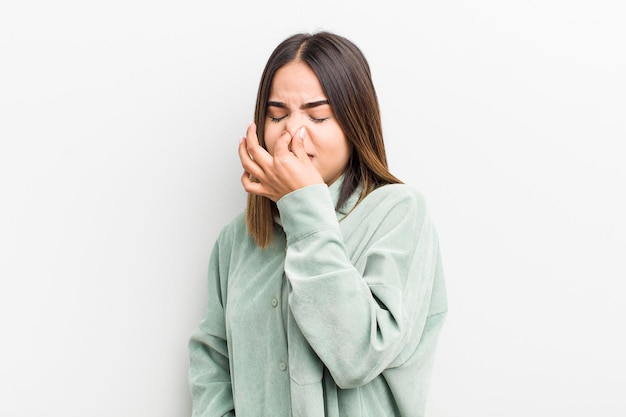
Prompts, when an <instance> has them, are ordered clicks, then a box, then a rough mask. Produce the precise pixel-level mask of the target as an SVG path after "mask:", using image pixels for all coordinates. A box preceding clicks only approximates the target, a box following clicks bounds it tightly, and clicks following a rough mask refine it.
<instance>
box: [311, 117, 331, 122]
mask: <svg viewBox="0 0 626 417" xmlns="http://www.w3.org/2000/svg"><path fill="white" fill-rule="evenodd" d="M309 119H311V121H312V122H313V123H324V122H325V121H326V120H328V119H330V117H323V118H321V119H318V118H317V117H312V116H309Z"/></svg>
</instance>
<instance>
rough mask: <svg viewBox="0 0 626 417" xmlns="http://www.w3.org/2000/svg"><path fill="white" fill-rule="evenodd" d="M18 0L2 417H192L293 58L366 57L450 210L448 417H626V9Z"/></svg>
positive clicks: (2, 192) (532, 4)
mask: <svg viewBox="0 0 626 417" xmlns="http://www.w3.org/2000/svg"><path fill="white" fill-rule="evenodd" d="M210 3H214V2H200V1H195V2H188V1H183V2H174V1H160V2H159V1H158V2H149V1H141V0H130V1H129V0H126V1H108V2H98V3H96V2H81V1H68V0H62V1H57V2H45V1H30V2H28V1H24V2H17V1H13V2H3V3H2V5H0V60H1V63H0V140H1V145H0V199H1V200H0V201H1V204H0V331H1V335H2V339H1V343H0V415H1V416H6V417H14V416H19V417H21V416H36V415H63V416H72V417H73V416H84V415H89V416H93V417H100V416H102V417H104V416H107V417H110V416H116V417H136V416H163V417H166V416H167V417H172V416H181V417H182V416H187V415H189V413H190V405H189V395H188V393H187V385H186V373H187V352H186V343H187V338H188V336H189V334H190V333H191V331H192V329H193V327H194V325H195V324H196V323H197V321H198V320H199V319H200V317H201V315H202V312H203V308H204V307H203V305H204V301H205V297H206V296H205V292H204V289H205V282H204V279H205V271H206V266H207V260H208V254H209V251H210V248H211V246H212V244H213V240H214V239H215V237H216V235H217V232H218V230H219V229H220V227H221V226H222V225H223V224H224V223H226V222H227V221H228V220H229V219H230V218H232V217H233V216H234V215H235V213H237V212H238V211H239V210H241V209H243V205H244V193H243V191H242V189H241V187H240V184H239V175H240V166H239V163H238V159H237V155H236V146H237V143H238V139H239V136H240V135H242V134H243V133H244V130H245V127H246V124H247V122H248V121H249V120H250V119H251V117H252V111H253V105H254V98H255V94H256V88H257V83H258V80H259V77H260V73H261V70H262V67H263V65H264V63H265V60H266V59H267V57H268V56H269V53H270V52H271V50H272V49H273V48H274V46H275V45H276V44H277V43H278V42H279V41H280V40H282V39H283V38H284V37H286V36H288V35H290V34H291V33H293V32H296V31H311V30H315V29H329V30H334V31H337V32H338V33H341V34H344V35H346V36H348V37H349V38H351V39H353V40H354V41H355V42H356V43H357V44H358V45H360V46H361V48H362V49H363V51H364V52H365V54H366V55H367V57H368V58H369V60H370V63H371V65H372V71H373V75H374V81H375V83H376V85H377V87H378V92H379V96H380V101H381V105H382V109H383V117H384V122H385V131H386V135H387V144H388V151H389V159H390V162H391V165H392V170H393V171H394V172H395V173H396V174H397V175H399V176H400V177H401V178H403V179H404V180H405V181H406V182H407V183H409V184H412V185H414V186H415V187H416V188H418V189H420V190H422V191H423V192H424V193H425V194H426V197H427V199H428V201H429V202H430V206H431V211H432V213H433V216H434V218H435V220H436V222H437V225H438V229H439V233H440V238H441V242H442V246H443V251H444V260H445V266H446V272H447V279H448V287H449V298H450V313H449V318H448V322H447V324H446V327H445V329H444V332H443V334H442V336H441V344H440V350H439V353H438V357H437V363H436V367H435V370H434V375H433V385H432V391H431V398H430V403H429V417H457V416H458V417H461V416H463V417H468V416H470V417H473V416H476V417H503V416H507V417H509V416H511V417H517V416H520V417H521V416H550V417H553V416H568V417H571V416H581V417H582V416H591V415H597V416H603V417H608V416H623V415H625V414H626V396H624V395H623V391H624V388H625V387H626V376H625V375H626V359H625V357H626V355H625V354H624V351H626V341H625V336H624V330H623V328H624V324H625V323H626V307H624V303H623V302H622V298H623V294H624V290H625V289H626V285H625V284H624V281H625V280H626V266H625V263H624V254H625V249H626V241H625V237H624V236H626V221H625V220H624V218H623V213H624V212H626V196H625V194H626V193H625V190H626V168H625V167H624V165H625V164H624V160H625V157H626V153H625V152H624V145H623V144H624V141H625V140H626V123H625V116H626V101H625V100H624V97H626V61H625V59H626V58H625V57H626V56H625V54H624V41H623V39H626V29H625V28H626V7H625V6H623V2H620V1H619V0H615V1H602V0H600V1H594V2H591V1H589V2H582V1H566V0H544V1H525V2H502V1H489V0H478V1H474V2H465V1H460V0H456V1H446V2H422V3H418V4H414V5H412V6H409V5H408V4H409V2H406V3H404V4H398V3H394V2H382V3H381V2H363V1H357V0H350V1H347V0H346V1H339V2H337V1H329V0H320V1H317V2H306V1H282V0H277V1H273V2H249V3H245V2H222V4H219V5H216V4H210Z"/></svg>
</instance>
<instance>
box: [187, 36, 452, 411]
mask: <svg viewBox="0 0 626 417" xmlns="http://www.w3.org/2000/svg"><path fill="white" fill-rule="evenodd" d="M254 119H255V123H251V124H250V126H249V127H248V130H247V134H246V137H245V138H243V139H241V141H240V144H239V156H240V158H241V163H242V166H243V169H244V174H243V176H242V184H243V187H244V189H245V190H246V191H247V192H248V205H247V209H246V212H245V213H241V214H240V215H239V216H237V217H236V218H235V219H234V220H233V221H232V222H231V223H230V224H228V225H227V226H226V227H224V229H223V230H222V232H221V233H220V235H219V237H218V239H217V242H216V243H215V246H214V249H213V252H212V255H211V258H210V266H209V277H208V280H209V283H208V290H209V300H208V307H207V312H206V317H205V318H204V320H203V321H202V322H201V323H200V324H199V326H198V328H197V329H196V331H195V332H194V334H193V335H192V337H191V340H190V344H189V349H190V356H191V365H190V372H189V378H190V387H191V394H192V399H193V415H194V416H206V417H209V416H210V417H214V416H234V415H237V416H238V417H261V416H271V417H281V416H293V417H300V416H316V417H317V416H319V417H321V416H342V417H343V416H349V417H359V416H375V417H388V416H421V415H422V414H423V411H424V407H425V400H426V396H427V389H428V385H429V378H430V370H431V367H432V364H433V360H434V354H435V349H436V342H437V336H438V334H439V332H440V329H441V327H442V325H443V322H444V317H445V314H446V311H447V302H446V292H445V286H444V281H443V274H442V268H441V262H440V254H439V247H438V243H437V236H436V231H435V228H434V227H433V224H432V223H431V220H430V219H429V217H428V213H427V210H426V207H425V203H424V199H423V197H422V195H421V194H420V193H419V192H417V191H415V190H413V189H412V188H410V187H409V186H407V185H404V184H402V183H401V181H400V180H398V179H397V178H396V177H394V176H393V175H392V174H391V173H390V172H389V170H388V168H387V161H386V156H385V148H384V143H383V134H382V127H381V119H380V114H379V107H378V101H377V97H376V92H375V89H374V86H373V84H372V80H371V75H370V70H369V66H368V63H367V61H366V59H365V57H364V56H363V54H362V53H361V51H360V50H359V49H358V47H357V46H355V45H354V44H353V43H352V42H350V41H349V40H347V39H346V38H344V37H341V36H338V35H336V34H332V33H328V32H320V33H316V34H312V35H310V34H297V35H294V36H291V37H289V38H287V39H286V40H284V41H283V42H282V43H281V44H280V45H278V46H277V48H276V49H275V50H274V52H273V53H272V55H271V56H270V58H269V61H268V62H267V65H266V67H265V70H264V72H263V75H262V78H261V82H260V86H259V91H258V96H257V102H256V110H255V116H254Z"/></svg>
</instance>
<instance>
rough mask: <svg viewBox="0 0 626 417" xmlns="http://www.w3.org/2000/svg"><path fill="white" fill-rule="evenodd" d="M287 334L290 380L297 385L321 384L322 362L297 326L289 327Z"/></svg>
mask: <svg viewBox="0 0 626 417" xmlns="http://www.w3.org/2000/svg"><path fill="white" fill-rule="evenodd" d="M294 324H295V323H294ZM288 333H289V334H288V338H289V376H290V378H291V379H292V380H293V381H294V382H295V383H297V384H298V385H308V384H313V383H319V382H321V381H322V376H323V373H324V372H323V371H324V366H323V363H322V361H321V360H320V359H319V357H318V356H317V354H316V353H315V351H314V350H313V348H312V347H311V346H310V345H309V343H308V342H307V341H306V339H305V338H304V336H303V335H302V333H301V332H300V329H299V328H298V327H297V326H289V331H288Z"/></svg>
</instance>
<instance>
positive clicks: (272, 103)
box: [267, 100, 329, 110]
mask: <svg viewBox="0 0 626 417" xmlns="http://www.w3.org/2000/svg"><path fill="white" fill-rule="evenodd" d="M325 104H329V103H328V100H319V101H312V102H310V103H305V104H303V105H301V106H300V110H306V109H311V108H313V107H318V106H323V105H325ZM267 107H279V108H281V109H286V108H287V105H286V104H285V103H283V102H281V101H268V102H267Z"/></svg>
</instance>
